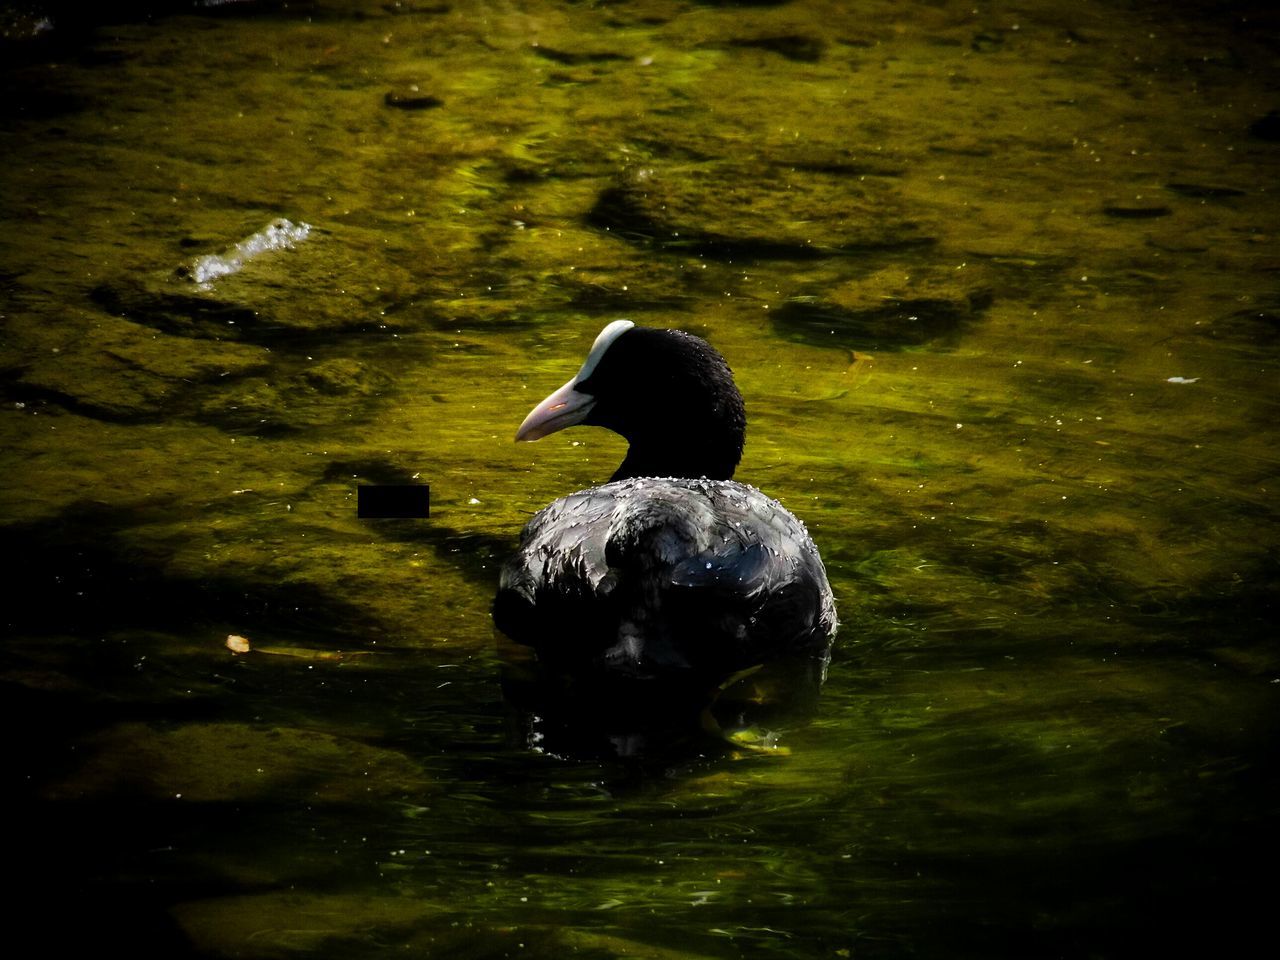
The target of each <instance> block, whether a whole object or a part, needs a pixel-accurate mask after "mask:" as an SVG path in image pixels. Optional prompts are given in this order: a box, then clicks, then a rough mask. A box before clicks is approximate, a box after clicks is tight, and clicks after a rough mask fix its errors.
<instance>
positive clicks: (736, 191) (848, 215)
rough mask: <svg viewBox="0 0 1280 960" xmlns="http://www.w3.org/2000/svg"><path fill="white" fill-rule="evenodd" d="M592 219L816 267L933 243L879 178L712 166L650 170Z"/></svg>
mask: <svg viewBox="0 0 1280 960" xmlns="http://www.w3.org/2000/svg"><path fill="white" fill-rule="evenodd" d="M587 221H588V223H590V224H591V225H592V226H594V227H597V228H598V229H601V230H605V231H608V232H609V233H611V234H614V235H616V236H618V237H620V238H622V239H625V240H627V241H629V242H631V243H635V244H638V245H642V246H652V247H658V248H659V249H663V250H671V251H687V252H689V253H694V254H697V255H700V256H705V257H711V258H715V259H723V260H734V259H738V258H742V259H757V260H814V259H821V258H824V257H833V256H839V255H842V254H850V253H855V252H860V251H870V250H885V249H897V248H902V247H913V246H920V245H924V244H929V243H932V242H934V237H933V236H932V235H931V233H930V231H929V230H927V229H926V228H925V227H924V225H922V223H921V222H920V220H919V219H918V218H917V216H916V215H915V211H913V210H911V209H910V208H909V206H908V204H907V202H906V201H905V200H903V199H902V197H901V196H900V195H899V193H898V192H897V189H896V187H894V186H893V185H892V184H889V183H886V182H885V181H884V180H880V179H857V180H854V179H850V178H849V177H847V176H842V175H829V174H827V173H825V172H818V171H809V172H807V173H806V175H805V176H803V177H792V176H791V175H790V174H789V172H788V171H786V170H779V169H777V168H773V167H766V166H759V165H754V164H738V163H707V164H703V165H701V166H699V167H697V168H695V169H692V170H682V171H680V173H679V175H672V176H665V175H664V173H663V172H662V171H659V170H656V169H654V168H651V167H650V168H644V169H640V170H637V171H635V172H634V173H632V174H631V175H630V176H629V177H627V178H626V179H625V180H623V181H622V182H620V183H618V184H615V185H614V186H611V187H608V188H606V189H605V190H604V191H602V192H601V194H600V195H599V197H598V198H597V200H596V203H595V205H594V206H593V207H592V209H591V211H590V213H589V214H588V215H587Z"/></svg>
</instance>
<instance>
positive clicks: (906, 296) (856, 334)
mask: <svg viewBox="0 0 1280 960" xmlns="http://www.w3.org/2000/svg"><path fill="white" fill-rule="evenodd" d="M952 272H953V273H954V271H952ZM993 299H994V295H993V293H992V291H991V289H990V288H989V287H987V286H985V285H980V284H974V283H972V281H960V280H957V279H955V278H954V277H952V276H948V274H947V273H946V272H945V271H942V270H937V271H930V270H917V271H912V273H911V274H905V273H904V272H903V271H902V270H885V271H881V272H879V273H877V274H873V275H872V276H870V277H866V278H863V279H860V280H855V281H850V282H848V283H845V284H844V285H842V286H839V287H836V288H834V289H832V290H831V291H829V292H826V293H822V294H801V295H799V296H794V297H792V298H791V299H790V300H788V301H787V302H786V303H785V304H783V305H782V307H781V308H779V309H777V310H773V311H771V312H770V317H771V318H772V320H773V324H774V327H775V329H777V330H778V331H779V332H780V333H782V334H784V335H786V336H789V337H792V338H793V339H798V340H802V341H804V342H807V343H813V344H815V345H818V346H840V347H843V348H846V349H878V350H898V349H902V348H904V347H917V346H922V345H924V344H926V343H931V342H934V341H943V342H949V341H951V340H954V339H955V337H957V336H958V335H959V334H960V333H961V332H963V330H964V328H965V327H966V326H968V325H969V324H970V323H972V322H973V321H974V320H976V319H977V318H978V317H980V316H981V315H982V313H983V311H985V310H986V309H987V307H989V306H990V305H991V302H992V300H993Z"/></svg>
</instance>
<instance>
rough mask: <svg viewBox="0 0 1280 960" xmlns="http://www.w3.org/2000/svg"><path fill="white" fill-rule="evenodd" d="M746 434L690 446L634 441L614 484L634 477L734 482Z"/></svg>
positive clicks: (677, 441)
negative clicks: (697, 478)
mask: <svg viewBox="0 0 1280 960" xmlns="http://www.w3.org/2000/svg"><path fill="white" fill-rule="evenodd" d="M742 439H743V437H742V434H741V433H737V434H736V435H735V434H730V435H729V436H727V437H716V438H704V440H705V442H701V443H690V442H687V441H683V442H682V441H681V440H680V439H678V438H674V437H671V436H667V437H665V438H657V439H655V440H653V441H650V442H644V441H635V440H633V441H632V443H631V446H630V447H629V448H628V449H627V456H626V459H624V460H623V461H622V465H621V466H619V467H618V469H617V471H616V472H615V473H614V475H613V476H612V477H610V480H628V479H630V478H631V477H706V478H707V479H708V480H731V479H733V472H734V470H736V469H737V466H738V461H739V460H740V459H741V458H742Z"/></svg>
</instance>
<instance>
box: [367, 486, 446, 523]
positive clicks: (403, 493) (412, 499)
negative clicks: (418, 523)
mask: <svg viewBox="0 0 1280 960" xmlns="http://www.w3.org/2000/svg"><path fill="white" fill-rule="evenodd" d="M430 515H431V485H430V484H426V483H386V484H382V483H379V484H364V483H362V484H360V485H359V486H358V487H356V516H358V517H360V518H362V519H384V520H385V519H399V520H416V519H421V518H425V517H429V516H430Z"/></svg>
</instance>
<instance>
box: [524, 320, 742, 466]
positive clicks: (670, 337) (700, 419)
mask: <svg viewBox="0 0 1280 960" xmlns="http://www.w3.org/2000/svg"><path fill="white" fill-rule="evenodd" d="M579 423H582V424H588V425H591V426H599V427H606V428H608V429H610V430H612V431H614V432H615V433H619V434H621V435H622V436H624V437H626V438H627V440H628V441H629V442H630V444H631V446H630V448H629V449H628V451H627V457H626V459H625V460H623V462H622V466H620V467H619V468H618V470H617V472H616V473H615V474H614V475H613V477H612V479H613V480H625V479H627V478H629V477H707V478H708V479H711V480H728V479H729V478H731V477H732V476H733V471H734V470H735V469H736V468H737V466H738V461H739V460H741V459H742V444H743V440H744V439H745V436H746V426H747V418H746V413H745V411H744V409H743V405H742V394H741V393H739V392H738V388H737V386H736V385H735V384H734V382H733V374H732V372H731V371H730V370H729V365H728V364H727V363H725V360H724V357H722V356H720V354H719V353H718V352H716V350H715V349H714V348H713V347H712V346H711V345H710V344H709V343H707V342H706V341H705V340H702V339H699V338H698V337H695V336H693V335H692V334H689V333H685V332H683V331H681V330H654V329H651V328H647V327H637V326H636V325H635V324H634V323H632V322H631V321H630V320H615V321H614V322H613V323H611V324H609V325H608V326H607V327H605V328H604V330H602V331H601V332H600V336H598V337H596V342H595V343H593V344H592V345H591V352H590V353H588V354H587V359H586V361H585V362H584V363H583V364H582V369H581V370H579V371H578V372H577V374H576V375H574V377H573V378H572V379H571V380H570V381H569V382H568V383H566V384H565V385H564V386H563V387H561V388H560V389H559V390H557V391H556V392H555V393H553V394H551V396H549V397H547V398H546V399H545V400H543V401H542V402H541V403H540V404H538V405H537V406H536V407H534V409H533V411H532V412H531V413H530V414H529V416H527V417H525V421H524V423H522V424H521V425H520V429H519V430H518V431H517V432H516V439H517V440H537V439H538V438H539V437H545V436H546V435H547V434H550V433H555V432H556V431H557V430H563V429H564V428H565V427H571V426H573V425H574V424H579Z"/></svg>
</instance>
